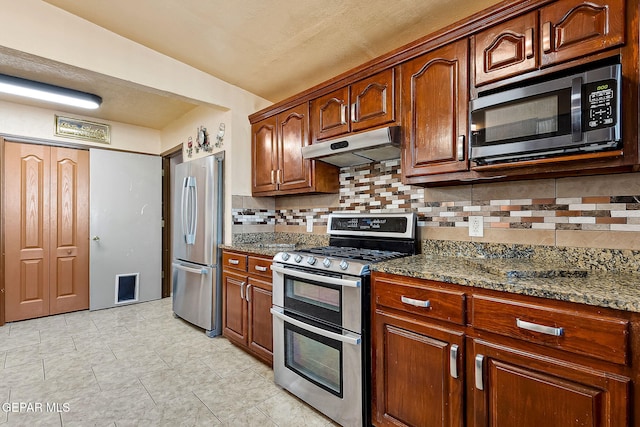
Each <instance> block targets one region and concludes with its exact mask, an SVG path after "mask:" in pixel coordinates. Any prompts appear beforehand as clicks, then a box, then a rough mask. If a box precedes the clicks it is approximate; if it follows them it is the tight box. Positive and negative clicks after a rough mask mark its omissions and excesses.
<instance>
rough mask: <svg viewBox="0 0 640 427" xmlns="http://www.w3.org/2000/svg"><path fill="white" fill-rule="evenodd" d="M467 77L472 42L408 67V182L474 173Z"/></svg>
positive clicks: (404, 94) (442, 50) (405, 89)
mask: <svg viewBox="0 0 640 427" xmlns="http://www.w3.org/2000/svg"><path fill="white" fill-rule="evenodd" d="M467 74H468V72H467V40H466V39H463V40H460V41H457V42H455V43H451V44H449V45H446V46H444V47H441V48H439V49H436V50H434V51H432V52H429V53H427V54H425V55H422V56H420V57H418V58H415V59H413V60H411V61H409V62H407V63H405V64H403V65H402V106H403V107H402V108H403V127H404V149H403V150H402V174H403V178H404V179H405V182H407V183H416V182H419V181H420V180H419V179H417V180H415V181H414V180H412V178H419V177H420V176H424V175H431V174H440V173H447V172H456V171H464V170H467V169H468V165H469V162H468V159H467V156H466V154H465V153H466V152H467V151H468V150H467V149H466V148H465V147H466V140H465V136H466V135H467V122H468V117H467V111H468V104H469V90H468V86H469V84H468V76H467Z"/></svg>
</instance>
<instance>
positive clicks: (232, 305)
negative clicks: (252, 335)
mask: <svg viewBox="0 0 640 427" xmlns="http://www.w3.org/2000/svg"><path fill="white" fill-rule="evenodd" d="M222 286H223V287H222V301H223V303H222V335H224V336H225V337H227V338H229V339H230V340H232V341H235V342H237V343H239V344H242V345H245V346H246V345H247V301H246V300H245V296H244V293H245V290H246V289H245V288H246V286H247V276H242V275H239V274H233V273H229V272H224V273H223V275H222Z"/></svg>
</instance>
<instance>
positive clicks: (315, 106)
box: [311, 86, 351, 141]
mask: <svg viewBox="0 0 640 427" xmlns="http://www.w3.org/2000/svg"><path fill="white" fill-rule="evenodd" d="M311 116H312V117H313V136H314V141H317V140H321V139H326V138H332V137H334V136H338V135H342V134H345V133H348V132H349V131H350V130H351V127H350V126H349V87H348V86H347V87H343V88H341V89H338V90H336V91H333V92H331V93H328V94H326V95H324V96H321V97H320V98H316V99H314V100H313V101H311Z"/></svg>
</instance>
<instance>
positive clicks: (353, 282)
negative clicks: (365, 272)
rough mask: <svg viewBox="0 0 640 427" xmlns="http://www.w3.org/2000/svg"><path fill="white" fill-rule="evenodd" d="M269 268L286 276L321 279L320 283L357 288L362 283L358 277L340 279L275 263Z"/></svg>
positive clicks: (315, 280) (316, 280)
mask: <svg viewBox="0 0 640 427" xmlns="http://www.w3.org/2000/svg"><path fill="white" fill-rule="evenodd" d="M271 270H273V271H275V272H276V273H282V274H286V275H287V276H291V277H297V278H299V279H307V280H313V281H314V282H318V281H320V280H321V281H322V283H328V284H330V285H336V286H348V287H351V288H359V287H360V285H361V284H362V281H361V280H360V279H342V278H337V277H331V276H323V275H318V274H313V273H306V272H304V271H299V270H294V269H292V268H284V267H280V266H278V265H275V264H273V265H272V266H271Z"/></svg>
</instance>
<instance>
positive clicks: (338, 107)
mask: <svg viewBox="0 0 640 427" xmlns="http://www.w3.org/2000/svg"><path fill="white" fill-rule="evenodd" d="M396 79H397V73H396V70H395V69H394V68H389V69H387V70H384V71H382V72H380V73H377V74H375V75H373V76H370V77H367V78H364V79H362V80H360V81H357V82H355V83H353V84H351V85H349V86H345V87H342V88H340V89H337V90H335V91H333V92H330V93H328V94H326V95H323V96H321V97H319V98H316V99H313V100H312V101H311V104H310V105H311V117H312V124H311V127H312V131H313V143H314V144H315V143H316V142H317V141H322V140H324V139H328V138H334V137H336V136H340V135H344V134H347V133H349V132H358V131H362V130H365V129H369V128H374V127H379V126H382V125H385V124H394V123H395V122H396V114H397V112H396V110H397V107H396V105H397V102H396V98H397V92H396V88H397V84H396Z"/></svg>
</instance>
